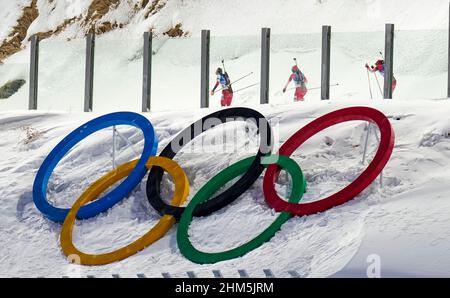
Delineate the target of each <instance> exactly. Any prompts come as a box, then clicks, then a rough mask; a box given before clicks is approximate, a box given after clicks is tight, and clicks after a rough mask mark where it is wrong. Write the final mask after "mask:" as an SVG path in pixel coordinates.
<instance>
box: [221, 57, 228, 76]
mask: <svg viewBox="0 0 450 298" xmlns="http://www.w3.org/2000/svg"><path fill="white" fill-rule="evenodd" d="M222 67H223V72H224V73H226V72H227V71H226V69H225V62H224V59H222Z"/></svg>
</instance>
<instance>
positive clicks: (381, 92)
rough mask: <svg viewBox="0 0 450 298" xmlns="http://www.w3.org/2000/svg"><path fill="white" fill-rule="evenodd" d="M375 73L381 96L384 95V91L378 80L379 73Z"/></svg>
mask: <svg viewBox="0 0 450 298" xmlns="http://www.w3.org/2000/svg"><path fill="white" fill-rule="evenodd" d="M373 75H374V76H375V79H376V80H377V85H378V90H380V94H381V97H383V91H382V90H381V85H380V81H379V80H378V76H377V73H376V72H374V73H373Z"/></svg>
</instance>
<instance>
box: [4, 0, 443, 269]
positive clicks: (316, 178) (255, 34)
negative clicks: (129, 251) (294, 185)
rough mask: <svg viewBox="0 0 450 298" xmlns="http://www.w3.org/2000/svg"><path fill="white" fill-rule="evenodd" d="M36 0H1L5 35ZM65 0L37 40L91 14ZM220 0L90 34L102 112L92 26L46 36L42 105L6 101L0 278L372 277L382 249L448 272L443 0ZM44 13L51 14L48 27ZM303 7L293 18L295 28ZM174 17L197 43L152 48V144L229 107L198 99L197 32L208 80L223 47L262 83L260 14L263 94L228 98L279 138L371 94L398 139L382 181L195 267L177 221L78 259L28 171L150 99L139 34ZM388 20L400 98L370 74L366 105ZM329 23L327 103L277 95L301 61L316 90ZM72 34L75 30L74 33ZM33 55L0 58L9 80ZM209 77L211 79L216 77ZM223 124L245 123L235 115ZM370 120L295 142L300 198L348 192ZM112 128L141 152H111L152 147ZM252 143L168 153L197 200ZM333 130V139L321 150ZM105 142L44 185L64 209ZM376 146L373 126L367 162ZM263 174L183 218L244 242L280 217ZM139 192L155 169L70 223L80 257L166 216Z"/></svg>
mask: <svg viewBox="0 0 450 298" xmlns="http://www.w3.org/2000/svg"><path fill="white" fill-rule="evenodd" d="M10 2H11V3H10ZM26 2H27V1H22V0H21V1H15V2H13V1H4V0H0V6H1V7H7V8H8V9H4V10H0V19H2V20H4V21H2V23H1V24H2V26H1V30H0V39H1V37H2V36H6V35H7V32H6V31H5V30H6V28H9V27H11V26H13V24H14V19H15V18H17V16H18V13H17V11H16V10H15V7H23V6H24V5H25V4H26ZM69 2H70V3H69ZM69 2H64V1H56V2H53V3H56V4H55V5H56V6H57V8H55V9H54V10H52V9H49V7H46V6H45V5H44V4H45V3H44V1H43V0H40V1H38V6H39V7H40V11H42V12H45V13H42V15H40V17H39V18H38V19H37V21H36V22H34V23H33V24H32V26H31V27H30V28H29V30H28V32H27V34H28V35H31V34H33V33H36V32H39V31H47V30H51V29H54V27H55V26H56V25H57V24H58V23H59V22H60V21H62V20H64V19H66V18H68V17H72V16H73V15H76V14H79V13H81V12H82V11H84V10H86V3H85V2H84V3H83V1H78V0H74V1H69ZM62 3H63V4H64V3H66V4H67V3H69V4H70V5H69V6H64V5H66V4H64V5H63V4H62ZM127 3H128V2H127ZM129 3H132V2H129ZM226 3H227V7H224V6H223V5H225V4H220V3H219V1H216V2H214V1H209V0H208V1H205V0H195V1H183V0H172V1H168V4H167V5H166V6H165V7H164V9H163V10H162V11H161V12H160V13H159V14H156V15H154V16H152V17H150V18H149V19H147V20H143V17H142V14H141V15H139V14H137V15H136V16H135V18H134V19H132V20H129V24H128V25H127V26H125V27H124V28H123V29H120V30H119V29H118V30H114V31H111V32H109V33H107V34H104V35H102V36H100V37H98V38H97V43H96V58H95V76H94V113H88V114H85V113H81V111H82V108H83V94H84V90H83V88H84V81H83V80H84V46H85V41H84V40H83V39H82V38H80V37H81V36H82V35H83V34H84V31H83V30H82V28H79V27H76V26H77V25H76V24H74V25H70V26H69V27H68V28H67V29H66V30H65V31H63V32H62V33H61V34H60V36H57V37H52V38H49V39H46V40H44V41H42V42H41V44H40V51H41V52H40V62H39V63H40V70H39V91H38V92H39V93H38V94H39V98H38V111H26V109H27V106H28V82H27V83H26V85H24V86H23V87H22V88H21V89H20V90H19V92H17V93H16V94H14V95H13V96H12V97H10V98H8V99H4V100H0V128H1V129H0V154H1V156H2V158H1V159H0V198H1V200H2V201H1V204H0V269H1V270H0V276H21V277H22V276H23V277H25V276H29V277H36V276H53V277H60V276H62V275H72V276H76V275H81V276H86V275H95V276H111V274H113V273H118V274H121V275H122V276H130V277H132V276H133V277H134V276H136V274H137V273H144V274H146V275H147V276H161V272H170V273H171V274H172V275H173V276H180V277H181V276H185V272H186V271H188V270H192V271H195V272H196V273H197V275H199V276H205V277H210V276H212V274H211V270H212V269H219V270H221V271H222V273H223V275H224V276H225V277H236V276H237V269H245V270H247V271H248V273H249V275H250V276H262V275H263V273H262V269H266V268H267V269H271V270H272V271H273V272H274V274H275V275H276V276H281V277H284V276H288V271H289V270H296V271H297V272H298V273H299V274H300V275H301V276H304V277H316V276H320V277H325V276H335V277H341V276H357V277H365V276H366V270H367V268H369V267H370V266H371V265H373V263H374V262H375V263H376V262H378V261H379V262H380V269H381V275H382V276H385V277H388V276H445V277H449V276H450V269H449V268H450V266H449V265H450V232H449V231H450V212H449V211H450V201H449V200H448V199H449V197H450V191H449V189H448V185H449V183H450V167H449V165H450V117H449V115H450V105H449V100H448V99H447V98H445V97H446V94H447V90H446V84H447V83H446V82H447V50H448V49H447V42H448V32H447V31H446V30H445V29H446V27H447V23H448V1H446V0H445V1H443V0H434V1H433V3H432V4H433V5H430V4H423V3H425V2H423V1H406V0H397V1H388V0H371V1H369V0H368V1H360V0H354V1H322V0H314V1H313V0H310V1H297V0H284V1H279V0H276V1H266V2H265V5H260V1H256V0H251V1H237V0H230V1H227V2H226ZM426 3H429V2H426ZM6 5H8V6H6ZM380 7H383V8H384V10H380ZM200 8H201V10H200ZM127 9H128V8H127V7H126V5H121V6H119V7H118V8H117V9H116V10H114V11H112V12H111V13H109V14H107V15H106V16H104V17H103V20H105V21H114V20H123V19H124V18H125V17H126V16H127ZM381 11H383V13H381ZM227 16H228V17H227ZM343 16H345V18H343ZM45 18H47V19H48V20H51V21H48V22H45ZM299 19H300V20H301V22H300V24H298V25H295V24H297V23H298V20H299ZM217 20H221V21H220V22H218V21H217ZM178 22H181V23H182V24H183V29H184V30H187V31H189V32H190V33H191V36H190V37H187V38H177V39H167V38H164V37H161V36H158V37H157V38H155V40H154V45H153V50H154V55H153V77H152V83H153V84H152V112H151V113H146V114H145V116H146V117H148V118H149V119H150V120H151V121H152V123H153V124H154V126H155V127H156V131H157V134H158V136H159V139H160V143H161V145H160V148H162V146H163V145H165V144H167V142H168V141H169V140H170V139H171V138H172V137H174V136H175V135H176V134H177V132H179V131H180V130H182V129H183V128H184V127H186V126H187V125H189V124H191V123H192V122H193V121H195V120H197V119H198V118H200V117H201V116H202V115H205V114H207V113H209V112H211V111H212V110H216V109H218V108H219V97H220V96H219V95H215V96H214V97H212V98H211V99H210V102H211V108H210V109H203V110H199V109H198V107H199V102H200V98H199V95H200V92H199V90H200V81H199V78H200V67H199V64H200V39H199V37H198V35H199V33H200V29H203V28H209V29H211V30H212V32H211V33H212V40H211V70H210V71H211V74H213V73H214V71H215V68H216V67H218V66H220V60H221V59H225V61H226V66H227V71H228V72H229V73H230V75H231V79H232V80H235V79H237V78H239V77H240V76H243V75H245V74H247V73H250V72H253V74H252V75H250V76H249V77H247V78H246V79H244V80H242V81H240V82H239V83H237V84H236V86H235V89H239V88H241V87H246V86H248V85H250V84H253V83H258V82H259V76H260V74H259V69H260V64H259V63H260V56H259V55H260V44H259V43H260V36H259V34H260V31H259V30H260V27H263V26H268V27H271V28H272V41H271V65H270V67H271V72H270V73H271V74H270V104H269V105H259V104H258V102H259V87H258V86H256V87H252V88H249V89H246V90H244V91H242V92H238V93H236V94H235V98H234V100H233V105H234V106H248V107H252V108H255V109H257V110H259V111H260V112H261V113H263V114H264V115H266V117H268V118H269V119H271V120H272V121H274V122H275V123H279V125H278V126H276V127H275V130H276V131H277V132H278V135H279V140H280V143H282V142H283V141H284V140H285V139H287V138H288V137H289V136H290V135H292V134H293V133H294V132H295V131H297V130H298V129H299V128H300V127H302V126H303V125H305V124H307V123H308V122H310V121H311V120H313V119H315V118H317V117H319V116H321V115H323V114H325V113H328V112H331V111H334V110H336V109H338V108H342V107H347V106H356V105H364V106H372V107H375V108H377V109H379V110H381V111H383V112H384V113H385V114H386V115H387V116H388V117H389V119H390V121H391V123H392V125H393V126H394V130H395V134H396V145H395V149H394V153H393V155H392V158H391V160H390V162H389V163H388V165H387V167H386V170H385V171H384V180H383V187H382V188H380V185H379V182H378V181H377V182H375V183H374V184H373V185H372V186H371V187H370V188H369V189H367V190H366V191H365V192H363V193H362V194H361V195H360V196H359V197H358V198H357V199H355V200H354V201H351V202H349V203H347V204H345V205H343V206H340V207H337V208H334V209H332V210H329V211H327V212H325V213H322V214H317V215H313V216H308V217H302V218H292V219H291V220H290V221H288V222H287V223H286V224H285V225H284V226H283V228H282V230H281V231H280V232H279V233H277V235H276V236H275V237H274V238H273V239H272V240H271V241H270V242H268V243H266V244H265V245H263V246H262V247H260V248H258V249H256V250H254V251H253V252H251V253H249V254H248V255H246V256H244V257H242V258H239V259H236V260H231V261H227V262H222V263H218V264H214V265H196V264H193V263H191V262H189V261H187V260H186V259H185V258H184V257H183V256H182V255H181V254H180V252H179V251H178V249H177V245H176V237H175V236H176V233H175V231H176V228H173V229H172V230H171V231H170V232H169V233H168V235H167V236H165V237H164V238H163V239H161V240H160V241H158V242H157V243H155V244H154V245H152V246H151V247H149V248H147V249H145V250H144V251H142V252H141V253H139V254H137V255H135V256H132V257H130V258H128V259H126V260H124V261H122V262H119V263H115V264H111V265H107V266H101V267H81V268H79V267H73V266H72V265H69V264H68V262H67V260H66V258H65V257H64V255H63V254H62V252H61V250H60V246H59V233H60V229H61V227H60V225H59V224H55V223H53V222H50V221H48V220H46V219H45V218H44V217H43V216H42V215H41V214H40V212H39V211H38V210H37V209H36V208H35V206H34V204H33V201H32V184H33V180H34V176H35V174H36V171H37V169H38V168H39V166H40V165H41V163H42V161H43V160H44V158H45V157H46V155H47V154H48V153H49V152H50V151H51V149H52V148H53V147H54V146H55V145H56V144H57V143H58V142H59V141H60V140H61V139H62V138H63V137H64V136H65V135H67V134H68V133H69V132H70V131H72V130H73V129H74V128H76V127H78V126H79V125H81V124H82V123H84V122H86V121H88V120H89V119H92V118H94V117H96V116H99V115H102V114H104V113H106V112H110V111H119V110H130V111H139V110H140V100H141V85H142V84H141V82H142V40H141V38H140V36H141V34H142V32H143V31H144V30H147V29H148V28H149V27H150V26H154V27H155V29H156V32H159V33H160V32H164V30H166V29H168V28H171V27H172V26H174V25H175V24H177V23H178ZM385 22H394V23H395V24H396V29H397V31H396V38H395V54H394V59H395V67H394V73H395V76H396V78H397V80H398V86H397V89H396V91H395V93H394V99H393V100H387V101H386V100H381V99H380V98H381V94H380V92H379V90H378V86H377V83H376V80H375V77H374V76H371V77H370V80H371V88H372V92H373V95H374V99H372V100H371V99H369V97H370V96H369V85H368V81H367V74H366V70H365V68H364V67H363V66H364V64H365V63H366V62H369V63H373V62H374V61H375V59H377V58H379V51H380V50H383V49H384V32H383V30H384V23H385ZM323 24H329V25H332V26H333V36H332V53H331V55H332V60H331V63H332V69H331V80H332V83H339V86H337V87H332V90H331V100H330V101H320V90H317V89H315V90H310V91H309V93H308V94H307V96H306V101H305V102H302V103H292V93H291V92H292V91H290V92H287V93H286V94H283V93H282V92H280V90H281V88H282V87H283V86H284V84H285V82H286V80H287V78H288V76H289V74H290V67H291V66H292V62H293V61H292V58H293V57H297V59H298V60H299V66H300V68H301V69H302V70H303V71H304V73H305V74H306V76H307V77H308V79H309V82H310V83H309V87H310V88H314V87H318V86H319V84H320V42H321V37H320V34H319V33H318V32H319V31H320V26H321V25H323ZM53 25H54V26H53ZM74 37H75V39H72V40H71V41H70V42H68V41H67V40H66V38H74ZM76 37H78V38H76ZM25 44H26V43H25ZM28 50H29V49H28V48H26V49H25V50H23V51H21V52H19V53H17V54H15V55H13V56H11V57H10V58H8V59H7V60H6V61H5V62H4V64H1V65H0V86H1V85H3V84H4V83H6V82H7V81H8V80H11V79H21V78H23V79H26V80H28V68H29V66H28V63H29V54H28ZM378 78H379V77H378ZM379 79H380V78H379ZM213 83H214V78H213V76H211V82H210V84H211V86H212V85H213ZM380 83H382V81H381V80H380ZM225 128H226V129H227V130H233V129H238V128H242V126H240V125H238V124H227V125H225ZM364 129H365V124H364V123H363V122H354V123H353V122H352V123H347V124H342V125H337V126H335V127H332V128H329V129H327V130H326V131H324V132H323V133H320V134H318V135H317V136H314V137H313V138H311V139H310V140H309V141H308V142H307V143H305V144H304V145H303V146H302V147H301V148H299V149H298V150H297V151H296V152H295V154H294V155H293V158H294V159H295V160H296V161H297V162H298V163H299V165H300V166H301V167H302V169H303V171H304V172H305V174H306V176H307V180H308V192H307V193H306V194H305V197H304V198H303V200H304V201H305V200H314V199H317V198H318V197H320V196H323V195H329V194H331V193H333V192H335V191H337V190H338V189H341V188H343V187H344V186H346V185H348V184H349V183H350V182H351V181H352V180H353V179H354V178H355V177H356V176H357V175H358V173H360V172H361V171H362V170H363V168H364V166H363V165H361V159H362V147H361V143H362V142H363V139H364V136H365V132H364ZM119 131H120V132H121V134H123V135H124V136H125V137H126V138H127V139H129V140H130V142H132V143H133V144H134V146H133V147H132V148H131V147H129V146H126V144H125V143H123V142H119V143H118V144H117V151H118V152H119V155H118V157H117V161H118V163H123V162H126V161H128V160H131V159H134V158H137V157H138V156H139V152H140V150H141V148H142V147H141V146H142V135H141V133H140V132H139V131H138V130H137V129H134V128H129V127H119ZM215 136H217V131H210V132H208V133H206V134H205V135H204V138H206V139H207V140H211V139H213V138H214V137H215ZM255 140H257V137H256V136H253V137H250V138H249V139H245V138H238V139H235V140H228V141H229V142H231V143H235V145H236V147H237V152H227V153H221V154H219V155H218V154H217V152H214V150H213V149H215V147H214V146H213V145H209V146H203V147H200V145H199V144H198V143H196V145H194V149H195V150H193V152H192V151H190V150H189V148H186V149H184V150H183V151H182V152H181V154H180V155H177V157H176V159H175V160H176V161H178V162H179V163H180V165H181V166H182V167H183V169H184V170H185V171H186V173H187V174H188V177H189V180H190V183H191V192H190V193H191V194H190V196H191V197H192V195H193V194H195V192H196V191H197V190H198V189H199V188H200V187H201V186H202V185H203V184H204V183H205V182H206V181H207V180H208V179H209V178H211V177H213V176H214V175H215V174H217V173H218V172H219V171H220V170H221V169H223V168H225V167H227V166H228V165H230V164H232V163H233V162H235V161H238V160H240V159H242V158H244V157H246V156H249V155H251V154H253V152H256V147H257V143H256V141H255ZM330 140H332V142H331V143H332V144H331V145H327V143H328V144H330ZM111 142H112V132H111V130H104V131H101V132H98V133H96V134H95V135H92V136H90V137H89V138H87V139H86V140H84V141H83V142H81V143H80V145H79V146H77V147H76V148H75V149H74V150H73V151H71V152H70V153H69V154H68V155H67V156H66V157H65V158H64V159H63V160H62V161H61V162H60V164H59V165H58V166H57V168H56V171H55V173H54V174H53V175H52V177H51V179H50V184H49V191H48V197H49V199H50V200H51V201H52V202H53V203H54V204H55V205H57V206H64V207H70V206H71V204H72V203H73V202H74V201H75V200H76V198H77V197H78V196H79V195H80V194H81V192H82V191H83V190H84V189H85V188H86V187H87V186H88V185H89V184H90V183H92V182H93V181H95V180H96V179H97V178H99V177H100V176H101V175H102V174H104V173H106V172H107V171H108V170H110V169H111V167H112V158H111V152H112V145H111ZM206 143H210V142H206ZM247 148H250V149H249V150H247ZM375 149H376V141H375V139H374V138H372V140H371V145H370V150H369V151H370V156H372V155H373V152H374V151H375ZM196 150H201V151H202V152H203V151H204V153H202V154H199V153H195V151H196ZM205 152H206V153H205ZM369 160H370V158H369ZM284 182H285V181H283V180H281V181H280V185H279V186H278V188H277V189H278V190H279V192H280V193H282V194H283V193H284V192H286V189H285V188H286V184H285V183H284ZM261 183H262V176H261V178H260V179H259V180H258V181H257V183H255V185H254V187H253V188H251V189H250V190H248V191H247V192H246V193H245V195H243V196H242V197H241V198H240V199H239V200H237V201H236V202H235V203H233V204H232V205H230V206H228V207H227V208H224V209H223V210H221V211H219V212H217V213H215V214H213V215H211V216H209V217H206V218H196V219H195V220H194V221H193V224H192V225H191V229H190V235H191V239H192V240H193V243H194V245H195V246H197V247H198V248H201V249H204V250H207V251H220V250H223V249H227V248H232V247H235V246H237V245H239V244H241V243H244V242H245V241H246V240H248V239H250V238H252V236H255V235H256V234H257V233H258V232H260V231H262V230H263V229H264V228H265V227H267V226H268V225H269V224H270V223H271V222H272V221H273V219H274V218H275V217H276V214H274V213H273V211H272V210H271V209H270V208H269V207H268V206H267V205H266V203H265V202H264V198H263V195H262V191H261ZM164 185H165V186H164V194H165V197H166V198H169V197H170V190H171V183H170V180H169V179H168V178H167V177H166V178H165V180H164ZM144 189H145V180H144V181H143V182H142V184H141V187H140V188H138V189H136V191H135V192H134V193H133V194H132V195H131V196H130V197H129V198H127V199H125V200H123V202H121V203H120V204H118V205H116V206H114V208H112V209H111V210H108V212H106V213H104V214H101V215H99V216H97V217H96V218H93V219H89V220H85V221H79V222H77V226H76V228H75V236H74V238H75V243H76V245H77V246H78V247H79V248H81V249H82V250H85V251H88V252H105V251H110V250H113V249H114V248H118V247H121V246H123V245H125V244H127V243H130V242H131V241H133V240H134V239H137V238H138V237H139V236H140V235H142V234H143V233H145V232H146V231H147V230H148V229H149V228H150V227H151V226H152V225H153V224H154V223H155V222H156V221H157V220H158V219H159V216H158V215H157V213H156V212H155V211H154V210H153V209H152V208H151V207H150V206H149V204H148V202H147V199H146V195H145V191H144Z"/></svg>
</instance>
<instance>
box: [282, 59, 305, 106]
mask: <svg viewBox="0 0 450 298" xmlns="http://www.w3.org/2000/svg"><path fill="white" fill-rule="evenodd" d="M291 70H292V74H291V75H290V76H289V80H288V82H287V83H286V86H284V88H283V93H284V92H286V88H287V87H288V85H289V83H290V82H291V81H294V84H295V93H294V100H295V101H299V100H301V101H303V100H304V99H305V95H306V93H307V92H308V88H306V84H307V83H308V79H307V78H306V76H305V75H304V74H303V72H301V71H300V69H299V68H298V66H297V65H294V66H292V69H291Z"/></svg>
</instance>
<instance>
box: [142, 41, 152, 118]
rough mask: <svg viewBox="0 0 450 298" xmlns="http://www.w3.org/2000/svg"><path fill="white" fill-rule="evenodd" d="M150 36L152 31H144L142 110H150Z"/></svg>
mask: <svg viewBox="0 0 450 298" xmlns="http://www.w3.org/2000/svg"><path fill="white" fill-rule="evenodd" d="M152 38H153V34H152V32H144V51H143V56H144V59H143V60H144V62H143V63H144V69H143V82H142V112H149V111H150V99H151V94H152V92H151V90H152Z"/></svg>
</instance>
